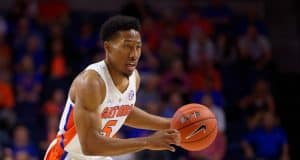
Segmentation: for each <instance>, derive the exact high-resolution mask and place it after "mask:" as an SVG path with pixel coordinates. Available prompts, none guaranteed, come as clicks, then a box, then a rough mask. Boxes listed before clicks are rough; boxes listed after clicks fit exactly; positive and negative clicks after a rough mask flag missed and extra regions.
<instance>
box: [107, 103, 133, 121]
mask: <svg viewBox="0 0 300 160" xmlns="http://www.w3.org/2000/svg"><path fill="white" fill-rule="evenodd" d="M132 109H133V105H122V106H114V107H105V108H104V110H103V111H102V113H101V118H115V117H122V116H126V115H128V114H129V113H130V112H131V110H132Z"/></svg>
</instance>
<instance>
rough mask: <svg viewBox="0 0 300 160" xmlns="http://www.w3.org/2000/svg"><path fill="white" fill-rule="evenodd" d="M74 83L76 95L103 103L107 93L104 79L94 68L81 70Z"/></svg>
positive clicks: (90, 101)
mask: <svg viewBox="0 0 300 160" xmlns="http://www.w3.org/2000/svg"><path fill="white" fill-rule="evenodd" d="M73 85H74V88H75V91H74V92H75V94H76V97H77V98H80V99H81V100H82V101H86V102H89V103H92V102H94V103H97V104H98V103H101V102H102V101H103V97H105V94H106V88H105V83H104V80H103V79H102V77H101V76H100V75H99V74H98V73H97V72H96V71H94V70H85V71H83V72H81V73H80V74H79V75H78V76H77V77H76V78H75V80H74V83H73Z"/></svg>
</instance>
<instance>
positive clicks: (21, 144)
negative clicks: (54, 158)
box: [12, 125, 37, 160]
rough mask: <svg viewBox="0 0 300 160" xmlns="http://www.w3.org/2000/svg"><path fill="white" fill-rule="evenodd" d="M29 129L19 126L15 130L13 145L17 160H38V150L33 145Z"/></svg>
mask: <svg viewBox="0 0 300 160" xmlns="http://www.w3.org/2000/svg"><path fill="white" fill-rule="evenodd" d="M29 137H30V136H29V132H28V128H26V127H25V126H23V125H18V126H17V127H16V128H15V130H14V142H13V144H12V151H13V155H14V156H15V158H16V159H18V158H19V159H23V158H24V159H26V158H25V157H27V159H30V160H37V149H36V148H35V146H34V145H33V144H32V143H31V140H30V138H29Z"/></svg>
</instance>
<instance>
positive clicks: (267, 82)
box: [0, 0, 289, 160]
mask: <svg viewBox="0 0 300 160" xmlns="http://www.w3.org/2000/svg"><path fill="white" fill-rule="evenodd" d="M180 2H181V5H180V6H178V7H175V8H164V9H161V10H157V9H155V8H152V7H151V6H150V5H148V4H147V3H145V2H144V1H141V0H134V1H130V2H128V3H126V4H124V5H123V6H122V7H121V8H120V11H119V12H118V13H104V12H99V13H88V12H76V11H72V10H71V9H70V6H69V4H68V3H66V2H65V1H63V0H42V1H35V0H16V1H15V4H14V5H13V7H12V8H11V9H10V10H9V11H3V12H2V11H1V12H0V157H2V159H5V160H11V159H16V160H37V159H42V157H43V155H44V153H45V150H46V149H47V147H48V145H49V143H50V142H51V140H53V139H54V138H55V136H56V132H57V129H58V123H59V119H60V115H61V113H62V111H63V109H64V108H63V107H64V104H65V100H66V97H67V94H68V87H69V86H70V84H71V82H72V80H73V78H74V77H75V76H76V75H77V74H78V73H79V72H80V71H81V70H82V69H84V68H85V67H86V66H87V65H88V64H90V63H93V62H97V61H99V60H101V59H103V58H104V56H105V53H104V51H103V48H102V44H101V41H100V38H99V29H100V26H101V24H102V23H103V21H104V20H106V19H107V18H108V17H109V16H110V15H115V14H124V15H131V16H135V17H137V18H139V19H140V20H141V23H142V31H141V33H142V38H143V48H142V56H141V59H140V62H139V66H138V69H139V72H140V74H141V78H142V81H141V87H140V90H139V91H138V94H137V104H136V105H137V106H139V107H141V108H142V109H144V110H146V111H147V112H150V113H153V114H157V115H161V116H165V117H171V116H172V115H173V114H174V112H175V111H176V110H177V109H178V108H179V107H180V106H182V105H184V104H186V103H191V102H195V103H202V104H205V105H206V106H208V107H209V108H210V109H211V110H212V111H213V112H214V113H215V115H216V118H217V121H218V130H219V131H218V135H217V138H216V140H215V141H214V143H213V144H212V145H210V146H209V147H208V148H207V149H205V150H203V151H199V152H188V151H185V150H183V149H181V148H177V151H176V152H175V153H171V152H167V151H166V152H154V151H143V152H139V153H135V154H128V155H124V156H118V157H115V160H141V159H143V160H154V159H157V160H222V159H237V160H240V159H241V160H243V159H247V160H248V159H249V160H252V159H264V160H276V159H281V160H288V159H289V151H288V137H287V135H286V133H285V131H284V129H283V128H282V127H281V125H280V119H279V117H278V113H277V108H278V107H279V106H277V105H276V100H275V99H274V98H273V96H272V77H274V74H276V65H274V63H273V61H272V46H271V43H270V39H269V37H268V35H269V33H268V27H267V25H266V23H265V21H264V19H263V18H262V17H260V15H259V14H257V10H256V8H253V7H252V8H251V7H249V8H248V10H245V12H244V14H237V13H236V12H235V11H234V8H230V7H229V6H228V5H227V4H226V3H224V2H223V1H222V0H212V1H210V2H209V4H208V5H207V6H203V7H198V6H196V5H193V1H189V0H182V1H180ZM151 133H152V132H149V131H145V130H139V129H132V128H129V127H123V128H122V129H121V131H120V132H119V135H118V136H120V137H124V138H126V137H138V136H147V135H149V134H151ZM0 159H1V158H0Z"/></svg>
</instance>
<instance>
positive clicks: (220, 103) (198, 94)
mask: <svg viewBox="0 0 300 160" xmlns="http://www.w3.org/2000/svg"><path fill="white" fill-rule="evenodd" d="M205 95H209V96H211V98H212V99H213V102H214V104H215V105H217V107H221V108H223V107H224V97H223V95H222V93H221V92H220V91H218V90H215V89H214V88H213V86H212V81H211V80H210V79H208V78H207V79H205V80H204V82H203V88H202V89H201V90H197V91H195V92H194V93H193V94H192V99H191V101H192V102H195V103H199V102H201V100H202V99H203V97H204V96H205Z"/></svg>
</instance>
